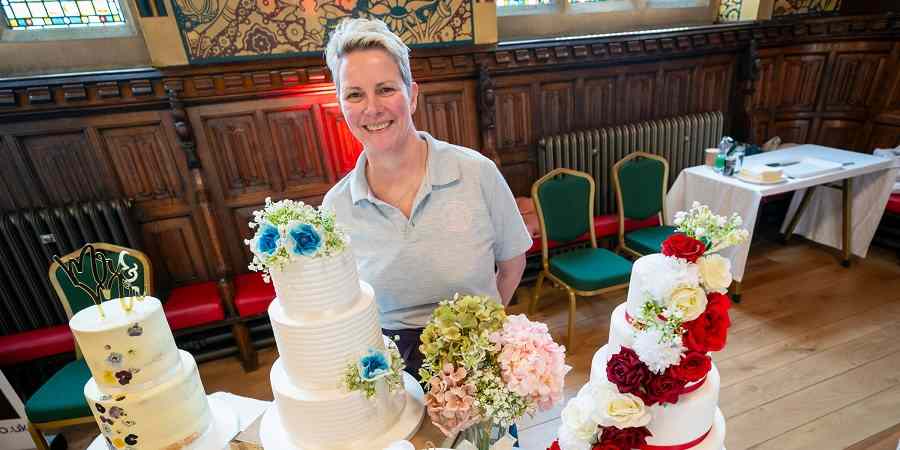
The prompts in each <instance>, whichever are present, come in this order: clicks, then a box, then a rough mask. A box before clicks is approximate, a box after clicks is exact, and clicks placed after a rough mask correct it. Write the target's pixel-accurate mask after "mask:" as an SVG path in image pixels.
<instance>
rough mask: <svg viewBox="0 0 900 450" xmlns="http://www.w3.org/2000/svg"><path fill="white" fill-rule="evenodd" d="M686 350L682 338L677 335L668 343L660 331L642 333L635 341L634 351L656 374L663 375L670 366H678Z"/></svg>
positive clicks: (639, 333)
mask: <svg viewBox="0 0 900 450" xmlns="http://www.w3.org/2000/svg"><path fill="white" fill-rule="evenodd" d="M685 350H687V349H686V348H685V347H684V345H682V343H681V336H677V335H676V336H674V337H672V338H670V340H668V341H666V340H664V339H663V332H662V331H661V330H659V329H653V328H651V329H648V330H644V331H640V332H638V333H637V337H636V338H635V340H634V351H635V353H637V355H638V358H640V360H641V361H642V362H643V363H644V364H646V365H647V367H648V368H649V369H650V371H651V372H653V373H655V374H662V373H663V372H665V371H666V369H668V368H669V366H671V365H674V364H678V363H679V362H680V361H681V355H682V354H683V353H684V352H685Z"/></svg>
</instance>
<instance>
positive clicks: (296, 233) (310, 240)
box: [288, 223, 322, 256]
mask: <svg viewBox="0 0 900 450" xmlns="http://www.w3.org/2000/svg"><path fill="white" fill-rule="evenodd" d="M288 236H289V239H290V241H291V243H290V245H288V251H289V252H290V253H291V255H294V256H314V255H315V254H316V252H318V251H319V249H320V248H322V236H320V235H319V232H318V231H316V229H315V227H313V226H312V225H310V224H308V223H297V224H292V225H290V227H289V228H288Z"/></svg>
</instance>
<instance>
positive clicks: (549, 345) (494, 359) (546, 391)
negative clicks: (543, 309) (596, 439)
mask: <svg viewBox="0 0 900 450" xmlns="http://www.w3.org/2000/svg"><path fill="white" fill-rule="evenodd" d="M419 349H420V350H421V351H422V354H423V355H424V356H425V360H424V363H423V364H422V368H421V369H420V371H419V376H420V377H421V379H422V381H423V382H425V383H426V391H427V393H426V395H425V406H426V408H427V410H428V415H429V417H430V418H431V421H432V422H433V423H434V424H435V425H436V426H437V427H438V428H439V429H440V430H441V431H442V432H443V433H444V434H446V435H450V434H453V433H457V432H461V431H464V434H465V438H466V439H467V440H469V441H470V443H471V444H473V445H474V446H475V448H477V449H478V450H487V449H488V448H490V445H491V443H492V439H493V437H496V436H493V437H492V433H491V429H492V427H493V425H494V424H496V425H498V426H499V427H501V429H504V428H505V427H508V426H510V425H512V424H513V423H514V422H515V421H516V420H517V419H519V418H520V417H522V416H523V415H524V414H526V413H528V414H531V413H533V412H535V411H536V410H538V409H541V410H546V409H549V408H551V407H552V406H553V404H555V403H556V402H558V401H559V400H560V399H561V398H562V390H563V380H564V378H565V375H566V373H568V371H569V370H570V369H571V367H569V366H567V365H566V364H565V347H563V346H561V345H558V344H556V343H555V342H553V338H552V337H551V336H550V333H549V331H548V329H547V326H546V325H545V324H542V323H537V322H532V321H530V320H528V319H527V318H526V317H525V316H524V315H515V316H507V315H506V313H505V312H504V311H503V306H501V305H500V304H499V303H497V301H495V300H493V299H491V298H488V297H478V296H468V295H466V296H460V295H457V296H455V297H454V298H453V299H452V300H445V301H442V302H441V303H440V305H439V306H438V308H437V309H435V311H434V312H433V313H432V318H431V320H430V321H429V323H428V325H427V326H426V327H425V330H424V331H423V333H422V344H421V346H420V347H419ZM501 434H505V433H501Z"/></svg>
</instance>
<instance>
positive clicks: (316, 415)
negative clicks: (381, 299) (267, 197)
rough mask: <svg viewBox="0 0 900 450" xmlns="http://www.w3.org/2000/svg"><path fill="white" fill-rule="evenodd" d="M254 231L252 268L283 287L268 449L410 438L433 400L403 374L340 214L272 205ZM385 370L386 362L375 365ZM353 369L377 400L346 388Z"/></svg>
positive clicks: (275, 318) (332, 448)
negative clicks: (336, 220)
mask: <svg viewBox="0 0 900 450" xmlns="http://www.w3.org/2000/svg"><path fill="white" fill-rule="evenodd" d="M284 217H290V219H288V220H285V219H284ZM254 226H255V227H258V228H259V230H258V231H257V233H256V236H255V237H254V239H253V240H251V241H248V244H249V245H250V247H251V250H252V251H253V252H254V255H255V262H254V264H253V265H252V266H251V267H252V268H255V269H265V270H266V271H267V273H268V276H270V277H271V281H272V283H274V285H275V292H276V295H277V297H276V298H275V300H274V301H273V302H272V304H271V305H270V306H269V317H270V319H271V321H272V329H273V331H274V334H275V341H276V343H277V346H278V352H279V355H280V357H279V358H278V359H277V360H276V361H275V364H274V365H273V366H272V372H271V374H270V379H271V384H272V392H273V394H274V397H275V404H274V406H273V407H272V408H270V409H269V410H268V411H267V412H266V414H265V416H264V418H263V422H262V426H261V429H260V438H261V440H262V444H263V447H264V448H267V449H302V450H319V449H329V450H345V449H347V450H349V449H359V448H379V449H380V448H384V447H387V446H388V444H390V443H391V442H394V441H397V440H400V439H406V438H409V437H411V436H412V435H413V434H414V433H415V432H416V431H417V430H418V428H419V425H420V424H421V421H422V418H423V417H424V403H423V400H422V398H423V396H424V393H423V392H422V388H421V387H420V386H419V384H418V383H417V382H416V381H415V379H414V378H412V377H411V376H410V375H408V374H406V373H405V372H403V371H402V368H401V367H398V366H397V363H398V361H399V355H396V353H391V351H390V347H391V346H392V345H393V344H392V343H391V342H389V341H385V338H384V337H383V336H382V334H381V328H380V326H379V322H378V310H377V307H376V305H375V295H374V292H373V290H372V287H371V286H370V285H369V284H368V283H365V282H364V281H361V280H360V279H359V275H358V273H357V267H356V260H355V259H354V257H353V253H352V251H351V249H350V246H349V243H348V241H347V238H346V237H345V236H344V234H343V233H341V232H340V231H339V229H338V228H337V227H335V225H334V217H333V215H331V214H328V213H325V212H323V211H318V210H314V209H313V208H311V207H309V206H308V205H303V204H302V203H300V202H291V201H290V200H284V201H281V202H277V203H271V202H267V206H266V210H264V211H261V212H259V213H258V214H257V215H256V219H255V223H254ZM371 355H375V356H373V357H371V358H370V359H366V357H367V356H371ZM391 355H396V357H394V358H393V362H394V364H390V361H391V360H392V356H391ZM379 358H383V359H379ZM372 361H374V362H372ZM378 362H382V363H385V362H386V363H387V364H386V365H385V366H384V367H380V368H377V367H374V366H373V364H374V365H377V364H378ZM357 368H358V369H359V370H358V372H357ZM348 371H349V372H350V375H353V378H354V379H355V380H357V381H358V382H359V383H360V384H359V385H354V387H360V386H366V387H368V392H366V390H365V389H363V388H359V389H351V388H348V386H347V385H346V383H342V380H345V378H346V377H347V376H348ZM357 375H359V376H357ZM391 376H393V377H394V380H396V382H395V383H390V382H389V380H390V379H391Z"/></svg>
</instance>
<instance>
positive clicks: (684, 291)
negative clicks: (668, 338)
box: [665, 286, 706, 322]
mask: <svg viewBox="0 0 900 450" xmlns="http://www.w3.org/2000/svg"><path fill="white" fill-rule="evenodd" d="M665 305H666V307H667V308H670V309H675V310H678V311H681V315H682V318H683V320H684V321H685V322H690V321H692V320H694V319H696V318H698V317H700V315H701V314H703V311H706V292H704V291H703V289H700V288H699V287H694V286H681V287H678V288H675V289H674V290H673V291H672V295H671V296H670V297H669V298H668V299H667V300H666V304H665Z"/></svg>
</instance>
